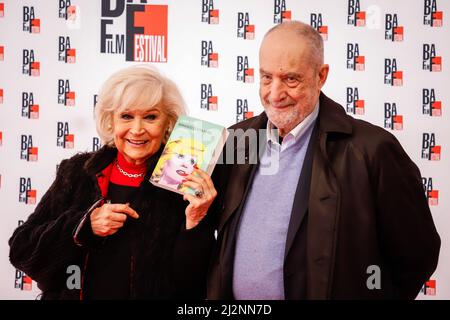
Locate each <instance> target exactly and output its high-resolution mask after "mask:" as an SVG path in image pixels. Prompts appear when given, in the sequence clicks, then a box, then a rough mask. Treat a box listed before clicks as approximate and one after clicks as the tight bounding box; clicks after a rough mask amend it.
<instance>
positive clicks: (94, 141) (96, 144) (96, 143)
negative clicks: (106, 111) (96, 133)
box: [91, 137, 102, 151]
mask: <svg viewBox="0 0 450 320" xmlns="http://www.w3.org/2000/svg"><path fill="white" fill-rule="evenodd" d="M101 147H102V144H101V142H100V139H99V138H98V137H93V138H92V150H91V151H97V150H98V149H100V148H101Z"/></svg>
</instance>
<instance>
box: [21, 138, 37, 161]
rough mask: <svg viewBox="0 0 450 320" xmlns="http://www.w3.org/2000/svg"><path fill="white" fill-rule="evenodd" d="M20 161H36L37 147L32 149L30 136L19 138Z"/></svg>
mask: <svg viewBox="0 0 450 320" xmlns="http://www.w3.org/2000/svg"><path fill="white" fill-rule="evenodd" d="M20 159H22V160H27V161H38V147H33V137H32V136H31V135H28V136H27V135H24V134H23V135H21V136H20Z"/></svg>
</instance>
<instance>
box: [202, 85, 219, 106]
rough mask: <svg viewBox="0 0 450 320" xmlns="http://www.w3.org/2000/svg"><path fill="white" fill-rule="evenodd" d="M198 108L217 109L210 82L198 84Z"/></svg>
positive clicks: (216, 101)
mask: <svg viewBox="0 0 450 320" xmlns="http://www.w3.org/2000/svg"><path fill="white" fill-rule="evenodd" d="M200 108H201V109H206V110H212V111H217V109H218V98H217V96H214V95H213V91H212V86H211V84H205V83H202V84H201V85H200Z"/></svg>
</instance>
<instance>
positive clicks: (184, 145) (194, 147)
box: [151, 138, 206, 182]
mask: <svg viewBox="0 0 450 320" xmlns="http://www.w3.org/2000/svg"><path fill="white" fill-rule="evenodd" d="M205 151H206V147H205V145H204V144H203V143H202V142H199V141H197V140H194V139H190V138H179V139H176V140H172V141H170V142H169V143H168V144H167V145H166V147H165V148H164V151H163V153H162V155H161V157H160V158H159V160H158V163H157V164H156V166H155V170H154V172H153V174H152V177H151V180H152V181H154V182H158V181H159V180H160V179H161V177H162V174H163V170H164V164H165V163H166V161H167V160H169V159H170V158H171V157H173V154H174V153H178V154H182V155H191V156H195V157H196V159H197V165H198V166H201V165H202V163H203V154H204V152H205Z"/></svg>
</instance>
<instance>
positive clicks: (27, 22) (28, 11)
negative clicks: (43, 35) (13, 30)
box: [23, 7, 41, 33]
mask: <svg viewBox="0 0 450 320" xmlns="http://www.w3.org/2000/svg"><path fill="white" fill-rule="evenodd" d="M23 31H27V32H30V33H39V32H41V19H36V18H35V16H34V7H23Z"/></svg>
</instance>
